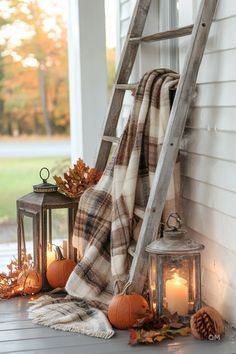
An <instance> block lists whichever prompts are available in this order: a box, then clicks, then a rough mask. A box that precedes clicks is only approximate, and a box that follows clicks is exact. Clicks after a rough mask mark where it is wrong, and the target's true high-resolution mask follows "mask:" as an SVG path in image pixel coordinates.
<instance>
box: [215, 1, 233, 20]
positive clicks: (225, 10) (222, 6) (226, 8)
mask: <svg viewBox="0 0 236 354" xmlns="http://www.w3.org/2000/svg"><path fill="white" fill-rule="evenodd" d="M232 15H236V1H235V0H221V1H218V5H217V9H216V13H215V20H219V19H222V18H225V17H229V16H232Z"/></svg>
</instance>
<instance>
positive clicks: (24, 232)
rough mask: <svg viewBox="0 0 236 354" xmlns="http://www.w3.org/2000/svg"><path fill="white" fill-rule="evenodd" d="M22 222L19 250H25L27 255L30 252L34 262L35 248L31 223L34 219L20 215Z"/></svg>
mask: <svg viewBox="0 0 236 354" xmlns="http://www.w3.org/2000/svg"><path fill="white" fill-rule="evenodd" d="M21 218H22V223H21V225H20V227H21V250H22V252H25V253H26V254H27V255H28V254H30V255H31V256H32V260H33V263H34V264H35V258H36V254H35V250H34V247H33V244H34V243H33V230H34V228H33V223H34V219H33V217H31V216H28V215H22V216H21Z"/></svg>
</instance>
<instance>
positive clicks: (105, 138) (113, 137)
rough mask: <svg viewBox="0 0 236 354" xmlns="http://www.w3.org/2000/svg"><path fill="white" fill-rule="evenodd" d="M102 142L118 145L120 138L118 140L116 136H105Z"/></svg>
mask: <svg viewBox="0 0 236 354" xmlns="http://www.w3.org/2000/svg"><path fill="white" fill-rule="evenodd" d="M102 140H104V141H109V142H111V143H118V141H119V140H120V138H117V137H115V136H107V135H103V137H102Z"/></svg>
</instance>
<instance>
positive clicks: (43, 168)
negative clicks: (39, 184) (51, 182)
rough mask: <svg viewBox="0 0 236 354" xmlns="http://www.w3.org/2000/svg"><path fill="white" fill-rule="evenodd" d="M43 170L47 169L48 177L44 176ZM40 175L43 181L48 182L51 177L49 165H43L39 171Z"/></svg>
mask: <svg viewBox="0 0 236 354" xmlns="http://www.w3.org/2000/svg"><path fill="white" fill-rule="evenodd" d="M43 171H47V177H46V178H43V176H42V172H43ZM39 177H40V178H41V180H42V181H43V183H47V181H48V179H49V177H50V172H49V169H48V168H47V167H42V168H41V170H40V171H39Z"/></svg>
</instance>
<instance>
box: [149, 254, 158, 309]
mask: <svg viewBox="0 0 236 354" xmlns="http://www.w3.org/2000/svg"><path fill="white" fill-rule="evenodd" d="M156 280H157V269H156V256H155V255H152V256H150V257H149V289H150V293H149V297H150V307H151V309H152V311H153V312H156V311H157V281H156Z"/></svg>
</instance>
